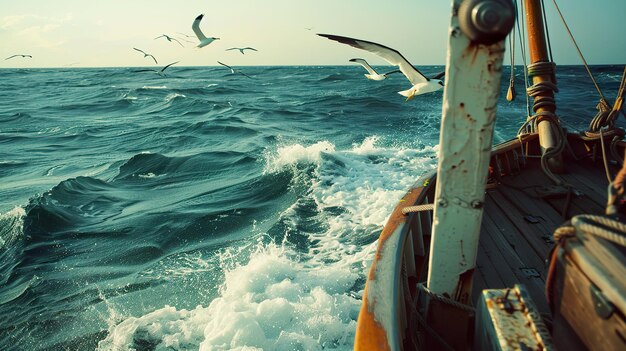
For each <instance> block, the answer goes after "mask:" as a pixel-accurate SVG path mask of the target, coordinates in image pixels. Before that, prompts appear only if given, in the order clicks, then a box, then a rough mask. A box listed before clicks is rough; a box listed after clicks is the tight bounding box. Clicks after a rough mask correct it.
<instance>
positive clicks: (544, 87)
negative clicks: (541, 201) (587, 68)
mask: <svg viewBox="0 0 626 351" xmlns="http://www.w3.org/2000/svg"><path fill="white" fill-rule="evenodd" d="M555 70H556V69H555V65H554V62H535V63H533V64H531V65H528V75H529V76H530V77H533V76H536V75H543V76H550V78H551V80H552V81H544V82H538V83H536V84H533V85H532V86H530V87H528V88H527V89H526V92H527V95H528V96H532V97H533V98H535V97H536V98H535V99H534V101H533V112H535V114H534V115H532V116H531V117H529V119H527V121H526V123H524V124H523V125H522V127H521V128H520V129H519V131H518V134H519V133H521V132H522V131H523V128H524V127H525V126H528V125H532V128H531V130H535V131H536V130H537V127H538V125H539V123H540V122H542V121H546V120H547V121H549V122H550V128H551V129H552V133H553V135H554V136H555V138H556V145H555V146H554V147H550V148H547V149H546V150H545V151H544V153H543V155H541V168H542V170H543V172H544V173H545V174H546V175H547V176H548V178H550V180H552V181H553V182H554V183H555V184H557V185H561V184H562V183H563V182H562V181H561V180H560V179H559V178H557V177H556V176H555V175H554V173H552V171H551V170H550V167H549V165H548V160H549V159H551V158H554V157H556V156H558V155H560V154H561V153H562V152H563V150H564V149H565V145H566V143H567V136H566V134H565V131H564V130H563V128H562V127H561V123H560V122H559V119H558V117H557V116H556V114H555V113H554V112H553V111H555V110H556V102H555V99H554V97H550V96H547V95H554V93H555V92H558V88H557V86H556V84H555V82H556V74H555ZM539 109H543V111H541V112H537V111H538V110H539Z"/></svg>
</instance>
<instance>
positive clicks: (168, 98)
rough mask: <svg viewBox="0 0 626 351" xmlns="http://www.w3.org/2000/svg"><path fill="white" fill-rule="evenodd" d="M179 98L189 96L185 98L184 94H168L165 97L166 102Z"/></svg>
mask: <svg viewBox="0 0 626 351" xmlns="http://www.w3.org/2000/svg"><path fill="white" fill-rule="evenodd" d="M177 97H183V98H186V97H187V96H185V95H184V94H179V93H170V94H167V96H166V97H165V102H170V101H172V100H173V99H176V98H177Z"/></svg>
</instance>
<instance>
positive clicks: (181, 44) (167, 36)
mask: <svg viewBox="0 0 626 351" xmlns="http://www.w3.org/2000/svg"><path fill="white" fill-rule="evenodd" d="M159 38H165V39H167V41H170V42H171V41H175V42H177V43H178V45H180V46H182V47H185V46H184V45H183V43H181V42H180V41H178V39H176V38H172V37H170V36H169V35H167V34H161V35H159V36H158V37H156V38H154V39H155V40H156V39H159Z"/></svg>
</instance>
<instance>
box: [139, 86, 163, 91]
mask: <svg viewBox="0 0 626 351" xmlns="http://www.w3.org/2000/svg"><path fill="white" fill-rule="evenodd" d="M141 89H148V90H160V89H167V86H165V85H144V86H142V87H141Z"/></svg>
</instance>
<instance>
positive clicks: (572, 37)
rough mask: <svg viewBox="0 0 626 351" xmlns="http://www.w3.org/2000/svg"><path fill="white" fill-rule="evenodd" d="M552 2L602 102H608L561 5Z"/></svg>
mask: <svg viewBox="0 0 626 351" xmlns="http://www.w3.org/2000/svg"><path fill="white" fill-rule="evenodd" d="M552 2H553V3H554V7H556V11H557V12H558V13H559V17H561V21H563V25H565V29H567V33H569V36H570V38H571V39H572V42H573V43H574V46H575V47H576V51H578V55H579V56H580V58H581V59H582V60H583V63H584V64H585V69H586V70H587V73H588V74H589V77H590V78H591V81H592V82H593V85H595V86H596V90H598V94H600V98H601V99H602V100H606V99H605V98H604V95H603V94H602V90H600V87H599V86H598V83H596V80H595V78H593V74H591V70H590V69H589V65H588V64H587V61H586V60H585V57H584V56H583V53H582V52H581V51H580V48H579V47H578V44H577V43H576V39H574V35H573V34H572V31H570V29H569V26H568V25H567V22H566V21H565V17H563V14H562V13H561V9H559V5H557V3H556V0H552Z"/></svg>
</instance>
